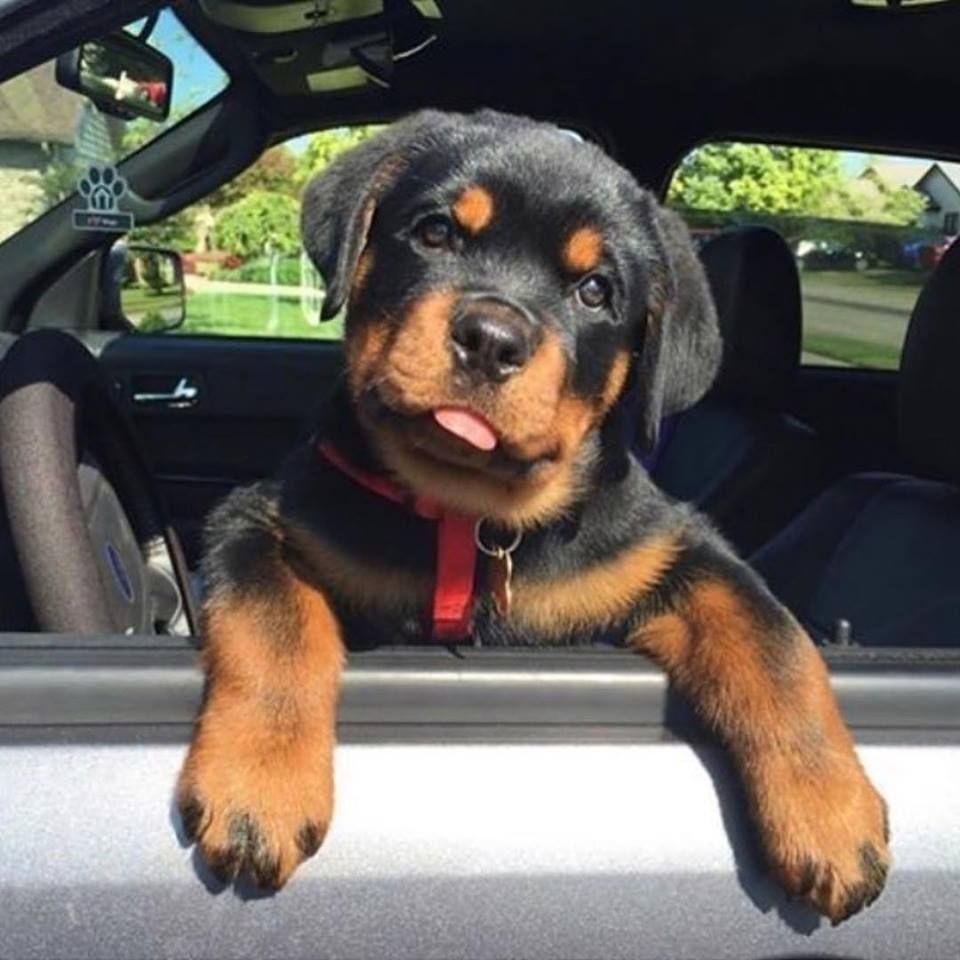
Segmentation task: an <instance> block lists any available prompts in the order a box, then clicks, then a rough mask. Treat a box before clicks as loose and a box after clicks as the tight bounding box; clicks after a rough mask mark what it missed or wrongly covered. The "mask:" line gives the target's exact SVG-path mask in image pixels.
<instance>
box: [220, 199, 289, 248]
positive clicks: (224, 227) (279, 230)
mask: <svg viewBox="0 0 960 960" xmlns="http://www.w3.org/2000/svg"><path fill="white" fill-rule="evenodd" d="M213 243H214V246H215V247H216V248H217V249H218V250H225V251H227V252H229V253H234V254H236V255H237V256H239V257H244V258H247V257H254V256H259V255H261V254H265V253H294V252H296V251H298V250H299V249H300V207H299V204H298V203H297V201H296V200H294V199H293V197H290V196H287V195H286V194H283V193H275V192H271V191H267V190H258V191H255V192H254V193H251V194H250V195H249V196H246V197H244V198H243V199H242V200H238V201H237V202H236V203H234V204H231V205H230V206H229V207H226V208H224V209H223V210H222V211H221V212H220V214H219V215H218V217H217V222H216V223H215V224H214V227H213Z"/></svg>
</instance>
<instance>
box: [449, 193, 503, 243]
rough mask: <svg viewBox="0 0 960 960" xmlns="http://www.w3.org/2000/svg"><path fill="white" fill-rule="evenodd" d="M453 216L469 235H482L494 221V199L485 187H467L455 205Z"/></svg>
mask: <svg viewBox="0 0 960 960" xmlns="http://www.w3.org/2000/svg"><path fill="white" fill-rule="evenodd" d="M453 216H454V217H455V218H456V221H457V223H459V224H460V226H461V227H463V229H464V230H466V231H467V232H468V233H480V231H481V230H484V229H486V227H487V226H489V224H490V221H491V220H492V219H493V197H492V196H491V195H490V191H489V190H487V189H486V188H484V187H480V186H472V187H467V189H466V190H464V191H463V193H461V194H460V196H459V197H457V199H456V202H455V203H454V205H453Z"/></svg>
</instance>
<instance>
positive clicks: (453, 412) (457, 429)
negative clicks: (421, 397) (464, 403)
mask: <svg viewBox="0 0 960 960" xmlns="http://www.w3.org/2000/svg"><path fill="white" fill-rule="evenodd" d="M433 419H434V420H436V421H437V423H439V424H440V426H441V427H443V429H444V430H447V431H449V432H450V433H452V434H453V435H454V436H457V437H459V438H460V439H461V440H466V441H467V443H469V444H472V445H473V446H475V447H477V448H478V449H479V450H493V449H494V447H496V445H497V435H496V434H495V433H494V432H493V430H491V429H490V427H489V425H488V424H487V422H486V421H485V420H482V419H481V418H480V417H478V416H477V415H476V414H475V413H471V412H470V411H469V410H464V409H463V407H439V408H438V409H436V410H434V411H433Z"/></svg>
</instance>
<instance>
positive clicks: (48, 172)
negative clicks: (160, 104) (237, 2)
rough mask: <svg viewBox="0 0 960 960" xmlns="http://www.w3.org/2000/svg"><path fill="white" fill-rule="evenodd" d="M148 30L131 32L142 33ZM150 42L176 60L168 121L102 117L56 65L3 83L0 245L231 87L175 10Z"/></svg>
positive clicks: (163, 18) (0, 98)
mask: <svg viewBox="0 0 960 960" xmlns="http://www.w3.org/2000/svg"><path fill="white" fill-rule="evenodd" d="M142 25H143V21H137V22H136V23H133V24H130V25H129V26H128V27H127V30H128V32H130V33H133V34H137V33H139V31H140V28H141V27H142ZM149 43H150V45H151V46H153V47H156V48H157V49H158V50H160V51H161V52H163V53H164V54H166V56H168V57H169V58H170V59H171V60H172V61H173V76H174V80H173V87H172V96H173V99H172V104H171V109H170V114H169V117H168V118H167V119H166V120H165V121H163V122H162V123H157V122H155V121H152V120H147V119H143V118H140V119H136V120H130V121H125V120H121V119H118V118H117V117H113V116H107V115H106V114H103V113H101V112H100V111H99V110H97V108H96V107H95V106H94V105H93V104H92V103H91V102H90V101H89V100H87V98H86V97H84V96H83V95H81V94H79V93H74V92H73V91H71V90H66V89H65V88H63V87H61V86H59V85H58V84H57V81H56V78H55V76H54V71H55V61H54V60H50V61H48V62H47V63H44V64H41V65H40V66H39V67H34V68H33V69H32V70H28V71H27V72H26V73H22V74H20V75H19V76H17V77H14V78H13V79H12V80H8V81H6V83H3V84H0V192H2V195H3V198H4V202H3V203H2V204H0V242H2V241H4V240H6V239H7V238H8V237H10V236H12V235H13V234H15V233H16V232H17V231H19V230H21V229H22V228H23V227H24V226H26V225H27V224H28V223H30V222H31V221H33V220H35V219H37V217H39V216H41V215H42V214H43V213H45V212H46V211H47V210H49V209H50V208H51V207H54V206H56V205H57V204H58V203H60V201H62V200H64V199H66V198H67V197H68V196H70V195H71V194H72V193H74V192H75V191H76V189H77V183H78V181H79V179H80V177H81V175H82V174H83V173H84V172H85V171H86V170H87V168H88V167H89V166H90V165H91V164H100V165H103V164H115V163H117V162H119V161H120V160H122V159H123V158H124V157H127V156H129V155H130V154H131V153H133V152H134V151H136V150H138V149H139V148H140V147H142V146H143V145H144V144H146V143H149V142H150V141H151V140H153V139H155V138H156V137H158V136H159V135H160V134H161V133H163V131H164V130H166V129H167V128H168V127H170V126H172V125H173V124H175V123H178V122H179V121H180V120H182V119H183V118H184V117H185V116H187V115H188V114H190V113H192V112H193V111H195V110H196V109H198V108H199V107H201V106H203V104H205V103H206V102H207V101H208V100H210V99H212V98H213V97H215V96H216V95H217V94H218V93H219V92H220V91H221V90H223V89H224V87H226V85H227V83H228V77H227V75H226V74H225V73H224V71H223V70H222V68H221V67H220V66H219V64H217V63H216V62H215V61H214V60H212V59H211V58H210V56H209V55H208V54H207V52H206V51H205V50H204V49H203V48H202V47H201V46H200V45H199V44H198V43H197V42H196V41H195V40H194V39H193V37H192V36H191V35H190V34H189V33H188V32H187V30H186V29H185V28H184V26H183V24H181V23H180V21H179V20H178V19H177V18H176V16H175V15H174V14H173V13H171V12H170V11H169V10H164V11H163V12H162V13H161V14H160V17H159V19H158V21H157V24H156V26H155V28H154V30H153V32H152V33H151V34H150V38H149Z"/></svg>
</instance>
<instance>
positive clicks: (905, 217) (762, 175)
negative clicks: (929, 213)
mask: <svg viewBox="0 0 960 960" xmlns="http://www.w3.org/2000/svg"><path fill="white" fill-rule="evenodd" d="M840 156H841V155H840V152H839V151H837V150H818V149H814V148H811V147H780V146H767V145H764V144H751V143H715V144H708V145H706V146H703V147H700V148H699V149H697V150H695V151H694V152H693V153H691V154H690V155H689V156H688V157H687V158H686V159H685V160H684V161H683V163H682V164H681V165H680V169H679V170H678V172H677V175H676V177H675V178H674V181H673V183H672V185H671V188H670V195H669V199H670V200H671V202H673V203H675V204H677V205H678V206H682V207H687V208H689V209H692V210H703V211H718V212H722V211H729V212H733V211H749V212H751V213H759V214H787V215H790V216H793V217H816V218H824V219H834V220H860V221H866V222H869V223H887V224H901V225H909V224H914V223H916V221H917V218H918V217H919V215H920V214H921V213H922V211H923V209H924V206H925V204H926V200H925V198H924V197H923V196H922V195H921V194H919V193H918V192H917V191H915V190H912V189H910V188H909V187H894V186H892V185H890V184H888V183H886V182H885V181H884V180H883V179H881V178H880V177H878V176H877V175H875V174H873V173H872V171H868V173H867V174H866V175H864V176H861V177H857V178H851V177H849V176H847V175H845V174H844V172H843V170H842V168H841V162H840Z"/></svg>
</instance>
